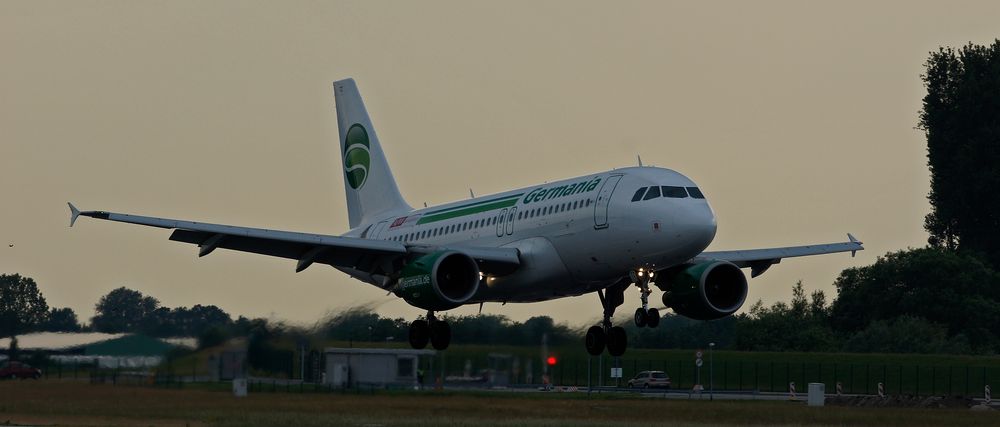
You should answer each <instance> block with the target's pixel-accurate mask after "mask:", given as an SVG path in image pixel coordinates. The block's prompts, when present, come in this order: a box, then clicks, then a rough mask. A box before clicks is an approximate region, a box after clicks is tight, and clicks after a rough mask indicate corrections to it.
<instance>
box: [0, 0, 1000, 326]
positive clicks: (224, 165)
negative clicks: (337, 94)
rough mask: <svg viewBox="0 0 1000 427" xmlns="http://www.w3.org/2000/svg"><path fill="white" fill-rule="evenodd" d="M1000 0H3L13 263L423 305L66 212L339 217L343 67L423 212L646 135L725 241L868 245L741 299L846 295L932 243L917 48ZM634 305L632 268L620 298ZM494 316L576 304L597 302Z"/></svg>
mask: <svg viewBox="0 0 1000 427" xmlns="http://www.w3.org/2000/svg"><path fill="white" fill-rule="evenodd" d="M998 16H1000V3H998V2H996V1H982V2H973V1H967V2H966V1H963V2H948V3H944V2H915V1H905V2H869V1H863V2H803V1H788V2H763V1H755V2H685V3H674V2H659V1H657V2H653V1H650V2H606V1H597V2H583V1H559V2H548V1H541V2H539V1H526V2H510V1H504V2H490V3H484V2H467V1H456V2H404V1H394V2H371V1H358V2H249V1H214V2H203V1H192V2H179V1H178V2H144V1H100V2H91V1H73V2H40V1H25V2H11V1H4V2H0V61H2V62H0V196H2V199H0V200H2V202H0V243H2V246H0V272H3V273H15V272H16V273H20V274H23V275H27V276H30V277H33V278H34V279H35V280H36V281H37V282H38V284H39V286H40V288H41V290H42V292H43V293H44V295H45V297H46V298H47V300H48V302H49V305H51V306H56V307H63V306H69V307H71V308H73V309H74V310H76V311H77V313H78V314H79V315H80V317H81V320H86V319H89V318H90V317H91V316H92V315H93V306H94V304H95V303H96V301H97V300H98V298H100V297H101V296H102V295H104V294H106V293H107V292H108V291H110V290H112V289H114V288H116V287H119V286H126V287H129V288H132V289H136V290H139V291H141V292H143V293H145V294H147V295H152V296H154V297H156V298H158V299H159V300H160V301H161V302H162V303H163V304H164V305H166V306H168V307H176V306H191V305H194V304H215V305H218V306H220V307H222V308H223V309H224V310H226V311H228V312H229V313H231V314H233V315H234V316H235V315H246V316H267V317H272V318H277V319H285V320H290V321H293V322H297V323H303V324H309V323H312V322H313V321H315V320H316V319H318V318H320V317H322V316H324V315H325V314H326V313H328V312H336V311H339V310H342V309H344V308H348V307H352V306H356V305H363V304H374V305H377V307H378V310H379V312H380V313H382V314H384V315H391V316H400V317H405V318H407V319H412V318H415V317H416V316H417V315H419V314H421V311H420V310H418V309H415V308H411V307H409V306H407V305H406V304H405V303H404V302H403V301H402V300H399V299H397V298H396V297H394V296H386V295H385V292H384V291H380V290H378V289H377V288H374V287H372V286H369V285H365V284H362V283H360V282H356V281H353V280H352V279H350V278H348V277H347V276H346V275H344V274H342V273H340V272H338V271H336V270H334V269H332V268H328V267H325V266H314V267H313V268H310V269H308V270H306V271H304V272H302V273H299V274H295V273H294V269H295V263H294V262H293V261H289V260H284V259H278V258H269V257H263V256H257V255H252V254H244V253H236V252H230V251H225V250H219V251H216V252H214V253H213V254H212V255H211V256H208V257H205V258H201V259H199V258H198V257H197V255H196V254H197V248H196V247H194V246H192V245H187V244H181V243H176V242H170V241H168V240H167V237H168V236H169V234H170V232H169V231H166V230H161V229H155V228H147V227H140V226H132V225H127V224H115V223H108V222H101V221H93V220H90V219H87V218H84V219H82V220H81V221H80V222H78V223H77V225H76V227H74V228H72V229H70V228H68V227H67V225H68V222H69V212H68V210H67V208H66V202H67V201H73V202H74V203H75V204H76V205H77V206H79V207H81V208H83V209H100V210H110V211H117V212H127V213H136V214H144V215H151V216H162V217H171V218H179V219H190V220H198V221H207V222H216V223H224V224H233V225H242V226H251V227H266V228H274V229H284V230H294V231H304V232H314V233H326V234H339V233H342V232H344V231H346V229H347V210H346V207H345V198H344V194H343V188H344V187H343V184H342V180H343V174H342V169H341V168H340V167H339V164H340V161H341V160H340V154H339V150H338V145H337V123H336V116H335V113H334V100H333V96H332V91H331V82H332V81H334V80H338V79H342V78H345V77H353V78H355V79H356V80H357V82H358V85H359V87H360V89H361V93H362V96H363V97H364V99H365V101H366V103H367V106H368V109H369V112H370V114H371V116H372V120H373V122H374V124H375V126H376V128H377V129H378V133H379V137H380V139H381V141H382V144H383V148H384V150H385V151H386V154H387V156H388V158H389V162H390V165H391V166H392V168H393V172H394V174H395V176H396V178H397V179H398V180H399V186H400V189H401V190H402V191H403V194H404V196H405V197H406V198H407V199H408V200H409V202H410V204H411V205H413V206H421V205H422V204H423V203H424V202H427V203H428V204H437V203H444V202H448V201H454V200H460V199H464V198H466V197H467V195H468V188H470V187H471V188H472V189H473V190H475V192H476V193H477V194H488V193H492V192H498V191H503V190H507V189H511V188H515V187H521V186H527V185H533V184H537V183H541V182H544V181H552V180H556V179H560V178H567V177H571V176H577V175H582V174H587V173H592V172H597V171H603V170H607V169H611V168H615V167H623V166H630V165H634V164H635V159H636V155H637V154H639V155H641V156H642V159H643V161H644V162H645V163H646V164H647V165H649V164H653V165H656V166H663V167H669V168H672V169H676V170H678V171H680V172H682V173H684V174H686V175H688V176H689V177H691V178H692V179H694V180H695V181H696V182H697V183H698V184H699V186H700V187H701V188H702V189H703V190H704V192H705V193H706V195H707V196H708V198H709V201H710V202H711V204H712V206H713V208H714V209H715V211H716V213H717V215H718V221H719V230H718V234H717V237H716V240H715V243H713V245H712V247H711V249H715V250H724V249H740V248H743V249H745V248H756V247H769V246H783V245H797V244H808V243H826V242H835V241H843V240H845V239H846V235H845V233H847V232H852V233H854V234H855V235H856V236H858V237H859V238H860V239H862V240H863V241H864V242H865V244H866V247H867V248H868V250H866V251H864V252H862V253H859V254H858V256H857V257H856V258H851V257H850V256H849V255H846V254H836V255H828V256H819V257H811V258H809V259H788V260H784V261H783V262H782V263H781V264H779V265H777V266H774V267H773V268H772V269H771V270H770V271H769V272H767V274H765V275H764V276H762V277H760V278H757V279H753V280H751V281H750V294H749V297H748V303H747V305H746V307H749V306H750V305H751V304H752V303H753V302H754V301H756V300H758V299H762V300H763V301H764V302H765V303H772V302H774V301H779V300H788V299H789V297H790V294H791V288H792V285H793V284H794V283H795V282H796V281H797V280H802V281H803V282H804V284H805V287H806V289H807V291H812V290H815V289H821V290H824V291H826V292H827V295H828V298H829V299H832V297H833V296H834V294H835V291H834V287H833V281H834V279H835V278H836V277H837V275H838V273H839V272H840V271H841V270H843V269H845V268H849V267H855V266H863V265H868V264H871V263H872V262H874V261H875V259H876V257H877V256H879V255H883V254H885V253H886V252H887V251H894V250H898V249H903V248H906V247H917V246H922V245H924V244H925V242H926V233H925V232H924V231H923V227H922V222H923V217H924V215H926V214H927V212H928V210H929V205H928V203H927V200H926V194H927V191H928V188H929V184H928V172H927V168H926V157H925V142H924V138H923V133H922V132H921V131H919V130H917V129H915V126H916V123H917V114H918V111H919V109H920V100H921V97H922V96H923V93H924V88H923V86H922V83H921V81H920V78H919V76H920V74H921V73H922V66H923V63H924V61H925V60H926V58H927V55H928V52H929V51H932V50H936V49H937V48H938V46H958V45H962V44H965V43H968V42H970V41H971V42H974V43H980V44H982V43H989V42H991V41H992V40H993V39H994V38H996V37H997V36H998V35H1000V26H998V25H997V24H998V21H997V17H998ZM11 244H13V245H14V247H9V245H11ZM655 301H659V297H658V296H656V298H655ZM637 305H638V291H637V290H636V289H635V288H633V289H630V290H629V291H628V293H627V294H626V304H625V305H624V306H623V307H622V309H621V310H623V311H622V312H623V313H630V312H631V311H632V310H633V308H634V307H635V306H637ZM476 309H477V307H468V308H463V309H458V310H454V311H452V312H451V313H455V314H468V313H475V312H476ZM483 311H484V312H485V313H499V314H503V315H507V316H509V317H511V318H513V319H518V320H523V319H526V318H528V317H530V316H535V315H549V316H552V317H554V318H555V319H556V320H557V321H565V322H568V323H570V324H572V325H583V324H585V323H586V322H589V321H592V320H593V319H596V318H599V315H600V305H599V302H598V298H597V296H595V295H585V296H582V297H576V298H567V299H562V300H557V301H552V302H545V303H535V304H510V305H507V306H500V305H499V304H487V305H486V307H485V308H484V309H483Z"/></svg>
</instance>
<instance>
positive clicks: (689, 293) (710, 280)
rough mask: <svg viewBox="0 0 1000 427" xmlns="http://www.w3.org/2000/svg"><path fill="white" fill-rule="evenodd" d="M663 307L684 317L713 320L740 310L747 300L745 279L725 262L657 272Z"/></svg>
mask: <svg viewBox="0 0 1000 427" xmlns="http://www.w3.org/2000/svg"><path fill="white" fill-rule="evenodd" d="M657 285H658V286H659V287H660V288H661V289H663V290H664V292H663V304H664V305H666V306H667V307H670V308H672V309H673V310H674V312H676V313H677V314H680V315H682V316H685V317H690V318H692V319H696V320H713V319H719V318H723V317H726V316H728V315H730V314H733V313H735V312H736V310H739V309H740V307H742V306H743V302H744V301H745V300H746V298H747V279H746V276H744V275H743V271H741V270H740V268H739V267H737V266H736V265H734V264H732V263H729V262H725V261H710V262H703V263H700V264H692V265H687V266H682V267H679V268H673V269H668V270H666V271H662V272H660V277H659V279H658V280H657Z"/></svg>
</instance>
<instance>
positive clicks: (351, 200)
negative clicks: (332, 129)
mask: <svg viewBox="0 0 1000 427" xmlns="http://www.w3.org/2000/svg"><path fill="white" fill-rule="evenodd" d="M333 96H334V98H335V99H336V101H337V124H338V126H339V128H340V153H341V155H342V156H343V159H344V191H345V192H346V193H347V213H348V218H349V219H350V223H351V228H355V227H357V226H359V225H361V224H364V223H368V222H373V221H374V220H376V219H378V217H381V216H388V215H391V214H392V213H394V212H399V213H403V212H408V211H410V210H412V209H413V208H411V207H410V205H408V204H407V203H406V201H405V200H403V196H401V195H400V194H399V188H398V187H396V180H394V179H393V178H392V171H390V170H389V162H387V161H386V159H385V153H383V152H382V146H381V145H379V142H378V136H376V134H375V128H374V127H373V126H372V122H371V119H370V118H368V110H366V109H365V104H364V102H363V101H362V100H361V93H360V92H358V86H357V85H356V84H355V83H354V79H344V80H339V81H336V82H333Z"/></svg>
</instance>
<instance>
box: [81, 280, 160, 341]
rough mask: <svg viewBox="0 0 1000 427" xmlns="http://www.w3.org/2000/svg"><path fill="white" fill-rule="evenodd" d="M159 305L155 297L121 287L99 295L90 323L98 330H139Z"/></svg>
mask: <svg viewBox="0 0 1000 427" xmlns="http://www.w3.org/2000/svg"><path fill="white" fill-rule="evenodd" d="M159 306H160V302H159V301H157V299H156V298H153V297H148V296H144V295H143V294H142V292H139V291H134V290H131V289H126V288H124V287H121V288H118V289H115V290H113V291H111V292H108V294H107V295H105V296H103V297H101V300H100V301H98V302H97V307H96V309H97V315H96V316H94V318H93V319H91V322H90V323H91V325H92V326H93V327H94V329H95V330H97V331H99V332H109V333H118V332H139V331H141V330H142V328H143V327H147V323H148V322H149V320H150V319H151V318H152V316H153V313H154V312H155V311H156V309H157V308H159Z"/></svg>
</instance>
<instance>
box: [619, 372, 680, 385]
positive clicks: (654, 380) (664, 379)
mask: <svg viewBox="0 0 1000 427" xmlns="http://www.w3.org/2000/svg"><path fill="white" fill-rule="evenodd" d="M628 386H629V387H640V388H652V387H659V388H670V377H668V376H667V373H666V372H663V371H642V372H639V373H638V374H636V375H635V378H632V379H630V380H628Z"/></svg>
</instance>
